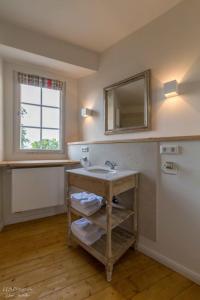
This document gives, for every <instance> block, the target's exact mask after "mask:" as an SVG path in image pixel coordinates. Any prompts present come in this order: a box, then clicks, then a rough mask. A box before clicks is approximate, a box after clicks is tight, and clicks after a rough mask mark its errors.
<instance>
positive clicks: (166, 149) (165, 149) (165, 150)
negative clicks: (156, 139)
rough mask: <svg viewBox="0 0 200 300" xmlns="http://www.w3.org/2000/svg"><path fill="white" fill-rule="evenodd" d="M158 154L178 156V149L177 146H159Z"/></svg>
mask: <svg viewBox="0 0 200 300" xmlns="http://www.w3.org/2000/svg"><path fill="white" fill-rule="evenodd" d="M160 154H180V147H179V146H178V145H161V146H160Z"/></svg>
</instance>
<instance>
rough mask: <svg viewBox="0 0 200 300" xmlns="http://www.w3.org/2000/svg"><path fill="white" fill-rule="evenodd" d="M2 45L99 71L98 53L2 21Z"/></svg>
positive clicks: (0, 34) (0, 30) (0, 26)
mask: <svg viewBox="0 0 200 300" xmlns="http://www.w3.org/2000/svg"><path fill="white" fill-rule="evenodd" d="M0 44H3V45H6V46H10V47H13V48H16V49H21V50H25V51H28V52H31V53H35V54H39V55H42V56H45V57H49V58H53V59H56V60H59V61H63V62H66V63H69V64H72V65H76V66H80V67H84V68H88V69H91V70H97V69H98V62H99V55H98V54H97V53H96V52H94V51H91V50H87V49H84V48H82V47H79V46H76V45H72V44H70V43H67V42H63V41H61V40H58V39H54V38H51V37H48V36H46V35H43V34H40V33H38V32H34V31H31V30H27V29H24V28H21V27H18V26H16V25H12V24H9V23H6V22H2V21H1V22H0Z"/></svg>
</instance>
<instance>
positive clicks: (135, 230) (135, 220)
mask: <svg viewBox="0 0 200 300" xmlns="http://www.w3.org/2000/svg"><path fill="white" fill-rule="evenodd" d="M138 182H139V176H138V175H136V186H135V188H134V200H133V210H134V215H133V233H134V235H135V239H136V240H135V243H134V244H133V248H134V249H137V243H138Z"/></svg>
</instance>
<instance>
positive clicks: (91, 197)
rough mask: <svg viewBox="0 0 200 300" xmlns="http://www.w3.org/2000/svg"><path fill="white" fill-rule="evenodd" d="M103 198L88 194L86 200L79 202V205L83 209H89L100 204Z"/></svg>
mask: <svg viewBox="0 0 200 300" xmlns="http://www.w3.org/2000/svg"><path fill="white" fill-rule="evenodd" d="M102 200H103V197H100V196H97V195H95V194H90V195H89V196H88V198H87V199H84V200H81V201H80V205H82V206H83V207H89V206H92V205H94V204H95V203H99V204H101V202H102Z"/></svg>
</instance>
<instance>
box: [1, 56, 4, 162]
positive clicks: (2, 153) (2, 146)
mask: <svg viewBox="0 0 200 300" xmlns="http://www.w3.org/2000/svg"><path fill="white" fill-rule="evenodd" d="M3 132H4V131H3V60H2V59H1V58H0V160H3V155H4V149H3V148H4V141H3Z"/></svg>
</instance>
